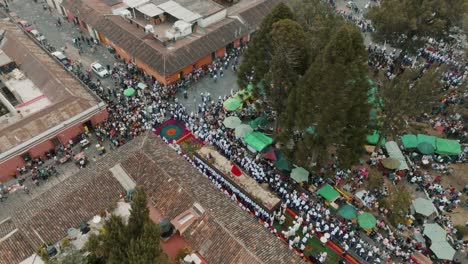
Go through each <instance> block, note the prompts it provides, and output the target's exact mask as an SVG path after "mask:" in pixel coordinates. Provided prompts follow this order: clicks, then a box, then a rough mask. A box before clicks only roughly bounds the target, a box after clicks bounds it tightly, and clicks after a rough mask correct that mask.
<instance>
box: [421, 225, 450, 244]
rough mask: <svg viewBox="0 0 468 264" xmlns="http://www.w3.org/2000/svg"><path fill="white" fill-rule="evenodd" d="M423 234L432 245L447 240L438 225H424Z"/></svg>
mask: <svg viewBox="0 0 468 264" xmlns="http://www.w3.org/2000/svg"><path fill="white" fill-rule="evenodd" d="M423 234H424V235H425V236H427V237H428V238H429V239H430V240H431V241H432V242H433V243H434V242H436V241H446V240H447V232H446V231H445V230H444V229H443V228H442V227H441V226H440V225H439V224H425V225H424V231H423Z"/></svg>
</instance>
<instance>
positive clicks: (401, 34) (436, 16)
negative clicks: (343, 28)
mask: <svg viewBox="0 0 468 264" xmlns="http://www.w3.org/2000/svg"><path fill="white" fill-rule="evenodd" d="M467 12H468V5H467V4H466V1H465V0H418V1H415V0H384V1H381V3H380V5H379V6H374V7H372V8H370V10H369V12H368V14H367V16H368V18H369V19H371V20H372V23H373V25H374V27H375V29H376V31H375V33H374V34H373V37H374V39H375V40H377V41H379V42H384V41H386V42H387V43H389V44H390V45H391V46H393V47H396V48H402V49H403V50H406V51H409V52H414V51H416V50H417V49H418V48H420V47H421V46H422V45H423V44H424V42H425V39H426V38H435V39H448V36H449V34H450V29H451V27H452V26H456V25H462V23H463V19H464V16H466V13H467Z"/></svg>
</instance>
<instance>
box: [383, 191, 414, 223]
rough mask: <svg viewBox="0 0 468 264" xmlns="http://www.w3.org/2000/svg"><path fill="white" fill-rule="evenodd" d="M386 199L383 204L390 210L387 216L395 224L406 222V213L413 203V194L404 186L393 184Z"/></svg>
mask: <svg viewBox="0 0 468 264" xmlns="http://www.w3.org/2000/svg"><path fill="white" fill-rule="evenodd" d="M389 191H390V193H389V195H388V196H387V197H386V198H385V199H384V204H383V206H384V207H386V208H387V209H388V211H389V212H390V213H389V214H387V218H388V220H389V221H390V223H391V224H392V225H393V226H397V225H398V224H406V215H407V214H408V210H409V208H410V205H411V195H410V193H409V192H408V190H407V189H406V188H405V187H404V186H393V187H392V188H390V190H389Z"/></svg>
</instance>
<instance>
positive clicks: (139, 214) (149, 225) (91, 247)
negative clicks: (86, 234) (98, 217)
mask: <svg viewBox="0 0 468 264" xmlns="http://www.w3.org/2000/svg"><path fill="white" fill-rule="evenodd" d="M159 241H160V230H159V225H157V224H156V223H154V222H153V221H152V220H151V219H150V218H149V210H148V208H147V202H146V194H145V192H144V190H143V188H142V187H137V188H136V192H135V194H134V197H133V199H132V204H131V209H130V216H129V220H128V224H125V223H124V220H123V219H122V217H120V216H116V215H111V216H110V218H109V219H108V220H107V221H106V222H105V223H104V227H103V229H102V231H101V232H100V233H99V234H92V235H91V236H90V238H89V239H88V241H87V242H86V245H85V249H86V250H87V251H89V253H90V254H89V256H88V263H96V264H98V263H99V264H100V263H110V264H113V263H115V264H117V263H119V264H126V263H128V264H140V263H141V264H143V263H161V264H165V263H168V261H167V257H166V255H165V254H164V253H163V252H162V249H161V246H160V244H159Z"/></svg>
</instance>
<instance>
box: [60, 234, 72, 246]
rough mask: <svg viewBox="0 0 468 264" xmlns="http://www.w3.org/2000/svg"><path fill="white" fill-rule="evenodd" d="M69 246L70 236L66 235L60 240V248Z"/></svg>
mask: <svg viewBox="0 0 468 264" xmlns="http://www.w3.org/2000/svg"><path fill="white" fill-rule="evenodd" d="M69 246H70V238H69V237H68V236H67V237H65V238H64V239H62V241H60V248H62V249H64V248H67V247H69Z"/></svg>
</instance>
